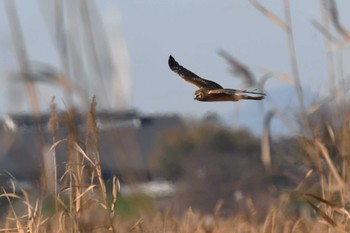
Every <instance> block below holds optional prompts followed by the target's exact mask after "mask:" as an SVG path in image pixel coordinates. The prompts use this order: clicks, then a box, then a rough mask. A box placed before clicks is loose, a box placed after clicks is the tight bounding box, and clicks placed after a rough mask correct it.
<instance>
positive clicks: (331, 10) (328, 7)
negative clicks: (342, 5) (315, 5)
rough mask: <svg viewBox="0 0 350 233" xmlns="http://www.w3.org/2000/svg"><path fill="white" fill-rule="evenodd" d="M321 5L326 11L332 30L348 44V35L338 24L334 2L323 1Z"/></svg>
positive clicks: (332, 0) (330, 0)
mask: <svg viewBox="0 0 350 233" xmlns="http://www.w3.org/2000/svg"><path fill="white" fill-rule="evenodd" d="M323 4H324V6H325V9H326V10H328V13H329V15H330V18H331V22H332V23H333V26H334V28H335V29H336V30H337V31H338V32H339V34H340V35H342V36H343V37H344V39H345V40H346V41H347V42H350V33H349V32H348V31H347V30H346V29H345V27H344V26H343V25H342V24H341V23H340V20H339V14H338V9H337V5H336V2H335V1H334V0H323Z"/></svg>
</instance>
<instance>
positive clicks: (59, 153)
mask: <svg viewBox="0 0 350 233" xmlns="http://www.w3.org/2000/svg"><path fill="white" fill-rule="evenodd" d="M49 118H50V115H49V114H43V115H41V116H39V117H37V118H33V117H32V116H30V115H8V116H6V117H4V118H3V119H2V121H1V125H2V128H1V129H0V143H1V145H0V172H1V171H8V172H10V173H11V174H12V175H13V176H15V177H16V178H18V179H20V180H34V179H38V178H39V177H40V169H41V168H40V164H41V162H40V161H41V156H50V155H47V154H46V152H47V151H48V149H49V148H50V146H51V145H52V140H53V139H52V135H50V133H49V131H48V127H47V125H48V122H49ZM64 118H65V114H63V113H60V114H59V124H58V125H59V126H58V135H57V136H56V138H55V140H56V141H58V140H60V139H64V138H66V137H67V128H66V126H65V123H64V121H63V119H64ZM74 119H75V124H74V125H75V127H76V129H77V133H78V135H79V136H78V138H79V140H80V141H81V145H82V148H84V143H83V142H84V140H85V135H84V134H85V133H84V132H85V123H86V114H80V113H77V114H76V115H75V118H74ZM96 121H97V125H98V128H99V129H100V131H99V137H100V141H99V152H100V158H101V164H102V169H103V172H104V175H105V176H107V177H108V176H111V175H120V176H123V177H125V176H127V175H132V176H135V177H137V179H140V180H147V179H149V175H150V167H149V157H150V155H151V153H152V151H153V149H154V147H155V146H156V145H157V143H158V140H159V139H160V138H161V137H162V136H163V135H164V133H166V132H167V131H171V130H181V129H183V128H184V124H183V122H182V120H181V118H180V117H179V116H177V115H153V116H142V115H140V114H139V113H137V112H136V111H124V112H112V113H111V112H99V113H97V116H96ZM56 158H57V166H58V170H59V171H61V172H62V171H63V170H64V168H65V164H66V161H67V145H66V141H62V142H61V144H60V145H58V146H57V148H56Z"/></svg>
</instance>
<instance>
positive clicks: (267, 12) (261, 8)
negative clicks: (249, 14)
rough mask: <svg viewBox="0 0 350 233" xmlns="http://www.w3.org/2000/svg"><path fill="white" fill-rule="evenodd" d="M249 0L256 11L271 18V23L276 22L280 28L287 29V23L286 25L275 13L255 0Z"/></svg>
mask: <svg viewBox="0 0 350 233" xmlns="http://www.w3.org/2000/svg"><path fill="white" fill-rule="evenodd" d="M249 1H250V3H251V4H252V5H253V6H254V7H255V8H256V9H257V10H258V11H260V12H261V13H262V14H263V15H265V17H267V18H268V19H269V20H271V22H272V23H274V24H276V25H277V26H278V27H280V28H282V29H283V30H288V26H289V25H287V24H286V23H285V22H284V21H283V20H282V19H280V18H279V17H278V16H277V15H275V14H274V13H272V12H271V11H270V10H268V9H267V8H266V7H264V6H263V5H262V4H261V3H259V2H258V1H257V0H249Z"/></svg>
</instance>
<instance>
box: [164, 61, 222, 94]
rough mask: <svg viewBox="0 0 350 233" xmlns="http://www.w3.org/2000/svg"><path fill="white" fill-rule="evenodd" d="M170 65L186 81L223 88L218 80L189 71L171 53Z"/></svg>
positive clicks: (196, 84)
mask: <svg viewBox="0 0 350 233" xmlns="http://www.w3.org/2000/svg"><path fill="white" fill-rule="evenodd" d="M168 63H169V67H170V69H171V70H172V71H174V72H175V73H177V74H178V75H179V76H180V77H181V78H183V79H184V80H185V81H187V82H189V83H192V84H193V85H195V86H197V87H199V88H205V89H222V86H220V85H219V84H217V83H216V82H213V81H210V80H206V79H204V78H201V77H199V76H198V75H196V74H195V73H193V72H191V71H189V70H188V69H186V68H185V67H183V66H181V65H180V64H179V63H178V62H177V61H175V59H174V58H173V57H172V56H171V55H170V56H169V61H168Z"/></svg>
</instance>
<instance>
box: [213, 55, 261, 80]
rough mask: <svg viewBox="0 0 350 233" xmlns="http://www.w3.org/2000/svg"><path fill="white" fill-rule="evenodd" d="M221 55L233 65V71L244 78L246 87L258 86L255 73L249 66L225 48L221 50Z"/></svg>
mask: <svg viewBox="0 0 350 233" xmlns="http://www.w3.org/2000/svg"><path fill="white" fill-rule="evenodd" d="M219 55H220V56H221V57H223V58H224V59H225V60H226V61H227V62H228V63H229V65H230V66H231V69H232V73H233V74H234V75H237V76H238V77H240V78H242V80H243V82H244V83H245V85H246V87H254V86H256V80H255V77H254V75H253V73H252V72H251V71H250V70H249V68H248V67H247V66H245V65H243V64H242V63H241V62H239V61H238V60H237V59H236V58H234V57H232V56H231V55H230V54H228V53H227V52H226V51H224V50H220V51H219Z"/></svg>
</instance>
